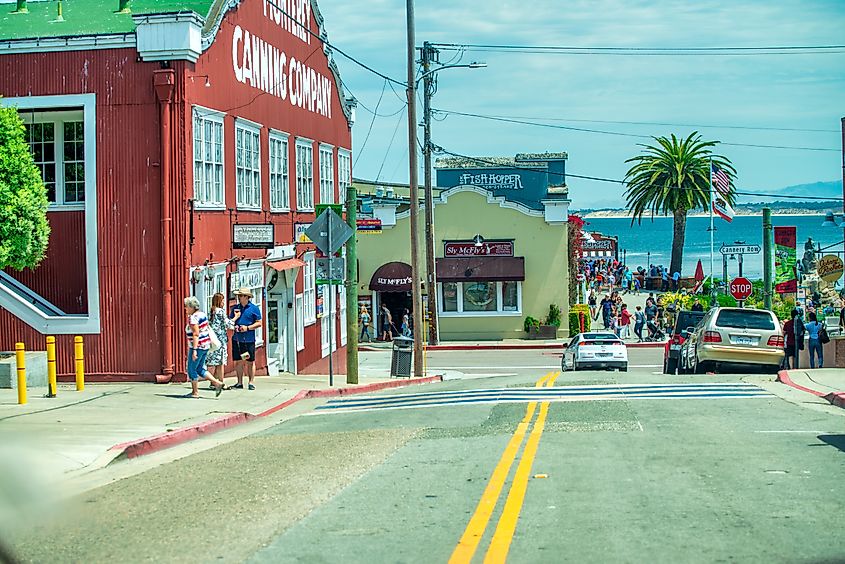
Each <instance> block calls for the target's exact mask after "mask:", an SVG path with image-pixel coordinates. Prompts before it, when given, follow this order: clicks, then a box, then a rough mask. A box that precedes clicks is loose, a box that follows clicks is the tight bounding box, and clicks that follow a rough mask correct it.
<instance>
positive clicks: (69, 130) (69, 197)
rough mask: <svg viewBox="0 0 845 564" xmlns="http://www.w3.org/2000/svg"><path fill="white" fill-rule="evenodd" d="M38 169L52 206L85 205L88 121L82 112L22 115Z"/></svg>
mask: <svg viewBox="0 0 845 564" xmlns="http://www.w3.org/2000/svg"><path fill="white" fill-rule="evenodd" d="M21 118H22V119H23V121H24V127H25V129H26V139H27V142H28V143H29V148H30V150H31V151H32V155H33V159H34V161H35V166H37V167H38V169H39V170H40V171H41V178H42V179H43V180H44V187H45V188H46V189H47V200H48V201H49V202H50V204H51V206H78V207H80V206H81V205H83V204H84V203H85V122H84V120H83V117H82V111H62V112H28V113H21Z"/></svg>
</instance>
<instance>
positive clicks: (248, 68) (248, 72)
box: [241, 30, 254, 86]
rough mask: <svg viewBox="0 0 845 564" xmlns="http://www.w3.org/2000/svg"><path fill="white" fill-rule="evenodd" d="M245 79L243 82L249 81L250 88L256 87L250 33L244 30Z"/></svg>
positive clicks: (243, 65) (243, 66)
mask: <svg viewBox="0 0 845 564" xmlns="http://www.w3.org/2000/svg"><path fill="white" fill-rule="evenodd" d="M241 67H242V68H243V75H244V79H243V81H242V82H246V81H247V80H248V81H249V85H250V86H254V84H253V82H252V41H250V39H249V32H248V31H246V30H244V56H243V64H242V65H241Z"/></svg>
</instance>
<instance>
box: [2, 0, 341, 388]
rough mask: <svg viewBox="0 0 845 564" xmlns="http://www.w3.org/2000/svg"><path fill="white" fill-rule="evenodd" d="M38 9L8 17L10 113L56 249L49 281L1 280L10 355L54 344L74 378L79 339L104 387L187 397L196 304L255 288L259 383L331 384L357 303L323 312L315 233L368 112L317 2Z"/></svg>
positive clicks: (141, 2) (91, 4)
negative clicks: (310, 376) (349, 310)
mask: <svg viewBox="0 0 845 564" xmlns="http://www.w3.org/2000/svg"><path fill="white" fill-rule="evenodd" d="M28 4H29V5H28V8H29V10H28V13H26V14H17V13H12V12H13V10H14V9H15V5H14V4H11V5H0V94H1V95H2V96H3V98H2V99H0V103H2V104H4V105H11V106H15V107H16V108H17V109H18V111H19V113H20V115H21V117H22V118H23V120H24V122H25V125H26V129H27V135H28V139H29V142H30V146H31V147H32V150H33V154H34V155H35V160H36V163H37V164H38V166H39V167H40V168H41V170H42V175H43V177H44V180H45V184H46V186H47V191H48V196H49V199H50V202H51V204H50V207H49V210H48V219H49V222H50V225H51V228H52V233H51V236H50V243H49V250H48V255H47V257H46V259H45V260H44V261H43V263H42V264H41V265H40V266H39V267H38V268H36V269H34V270H31V271H24V272H15V271H10V270H6V271H4V272H0V350H10V349H11V348H13V347H14V343H15V342H17V341H23V342H25V343H27V346H28V348H30V349H39V348H43V340H44V339H43V337H44V335H56V336H57V340H58V343H59V351H60V354H59V359H58V360H59V373H60V375H70V374H72V372H73V366H72V358H71V356H72V355H71V353H70V351H71V349H72V347H71V346H70V343H71V342H72V338H73V336H74V335H83V336H84V337H85V347H86V372H87V373H88V377H89V378H91V379H94V380H115V379H131V380H142V381H160V382H161V381H169V380H170V379H172V378H174V377H176V378H182V377H184V373H185V368H184V359H185V354H186V339H185V338H184V325H185V315H184V312H183V308H182V300H183V299H184V298H185V297H186V296H188V295H192V294H193V295H197V296H198V297H199V298H200V300H201V302H203V303H205V304H206V306H205V307H206V308H207V307H209V306H210V301H211V296H212V295H213V294H214V293H215V292H221V293H223V294H224V295H226V296H227V297H228V298H229V300H230V301H229V303H231V300H232V298H233V296H232V292H233V291H234V290H235V289H237V288H239V287H248V288H250V289H252V292H253V294H254V295H255V298H254V301H255V302H256V303H257V304H258V305H259V306H260V307H261V310H262V314H263V317H264V327H263V328H262V329H261V330H260V331H259V332H258V333H259V334H258V336H257V338H258V352H257V354H256V356H257V359H256V361H257V369H258V370H259V372H260V373H263V372H270V373H275V372H279V371H288V372H300V373H302V372H304V373H307V372H322V371H323V370H324V369H323V366H322V365H323V364H324V363H326V357H327V355H328V353H329V351H330V349H331V346H330V343H329V339H328V335H329V326H330V325H329V324H330V323H333V324H335V329H336V331H335V332H334V333H335V335H339V336H340V339H338V341H339V342H337V343H332V344H333V345H334V348H338V346H340V347H342V346H343V344H345V323H344V322H343V317H344V316H345V299H344V298H345V296H344V291H343V289H342V288H335V289H334V290H333V291H335V292H336V293H337V298H338V299H335V300H332V303H334V304H337V307H336V308H335V310H334V311H331V312H330V311H328V308H325V307H323V303H324V302H326V303H327V300H326V299H325V298H326V296H324V295H323V291H324V289H323V288H322V287H317V286H316V283H315V282H316V273H315V266H314V261H315V257H316V250H315V248H314V246H313V245H311V244H310V243H309V242H308V240H307V237H304V235H303V234H302V232H303V231H304V230H305V229H306V228H307V226H308V225H310V223H311V222H312V221H313V219H314V211H315V206H316V205H317V204H319V203H337V202H342V201H343V198H345V192H346V186H347V185H348V184H349V182H350V181H351V126H352V121H353V115H354V113H353V112H354V103H353V102H352V101H351V100H349V99H347V98H346V96H345V94H344V91H343V88H342V86H341V83H340V79H339V76H338V71H337V68H336V66H335V64H334V62H333V61H332V59H331V57H330V56H329V55H328V49H327V48H326V46H325V45H324V43H323V41H322V40H323V39H325V38H326V37H327V36H326V32H325V29H324V26H323V19H322V17H321V15H320V12H319V10H318V8H317V5H316V2H313V1H310V0H293V1H290V0H289V1H286V2H281V3H274V4H271V3H270V2H267V1H262V0H240V1H238V0H206V1H199V2H197V1H190V2H188V1H177V0H138V1H136V2H133V3H132V4H131V6H132V8H131V10H132V12H131V13H116V12H115V10H117V8H118V1H117V0H115V1H114V2H101V1H99V0H77V1H75V2H72V3H66V5H65V9H64V14H63V21H58V22H57V21H55V12H54V10H55V3H53V2H29V3H28ZM112 4H114V5H113V6H112ZM276 5H279V6H281V7H282V8H285V11H282V10H280V9H279V8H277V7H276ZM325 291H326V292H327V291H329V290H328V289H325ZM341 356H342V355H341Z"/></svg>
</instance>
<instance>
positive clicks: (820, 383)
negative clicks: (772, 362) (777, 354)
mask: <svg viewBox="0 0 845 564" xmlns="http://www.w3.org/2000/svg"><path fill="white" fill-rule="evenodd" d="M777 380H778V382H782V383H784V384H786V385H788V386H792V387H793V388H796V389H798V390H801V391H803V392H807V393H810V394H813V395H815V396H818V397H821V398H824V399H826V400H827V401H829V402H830V403H831V404H833V405H835V406H838V407H843V408H845V370H843V369H842V368H818V369H815V370H813V369H802V368H799V369H797V370H781V371H780V372H779V373H778V378H777Z"/></svg>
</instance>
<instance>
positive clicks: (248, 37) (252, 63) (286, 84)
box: [232, 18, 333, 118]
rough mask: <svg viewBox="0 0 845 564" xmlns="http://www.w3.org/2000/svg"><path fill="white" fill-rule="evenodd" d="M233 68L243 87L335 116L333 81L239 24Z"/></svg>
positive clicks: (235, 31)
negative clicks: (247, 86)
mask: <svg viewBox="0 0 845 564" xmlns="http://www.w3.org/2000/svg"><path fill="white" fill-rule="evenodd" d="M271 19H272V18H271ZM232 68H233V69H234V71H235V79H236V80H237V81H238V82H240V83H242V84H247V83H249V85H250V86H252V87H253V88H255V89H257V90H261V91H263V92H266V93H268V94H271V95H273V96H277V97H278V98H281V99H282V100H285V99H286V100H288V101H289V102H290V104H291V106H298V107H300V108H303V109H305V110H308V111H309V112H313V113H316V114H320V115H321V116H325V117H327V118H331V117H332V84H333V82H332V81H331V80H330V79H329V78H328V77H325V76H323V75H322V74H320V73H319V72H318V71H315V70H314V69H313V68H311V67H309V66H308V65H306V64H305V63H302V62H300V61H297V60H296V59H295V58H294V57H290V58H288V56H287V54H286V53H285V52H284V51H281V50H279V49H278V48H277V47H275V46H274V45H271V44H270V43H268V42H267V41H265V40H264V39H262V38H261V37H259V36H257V35H255V34H254V33H250V32H249V31H248V30H246V29H243V28H242V27H241V26H239V25H236V26H235V28H234V29H233V30H232Z"/></svg>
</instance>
